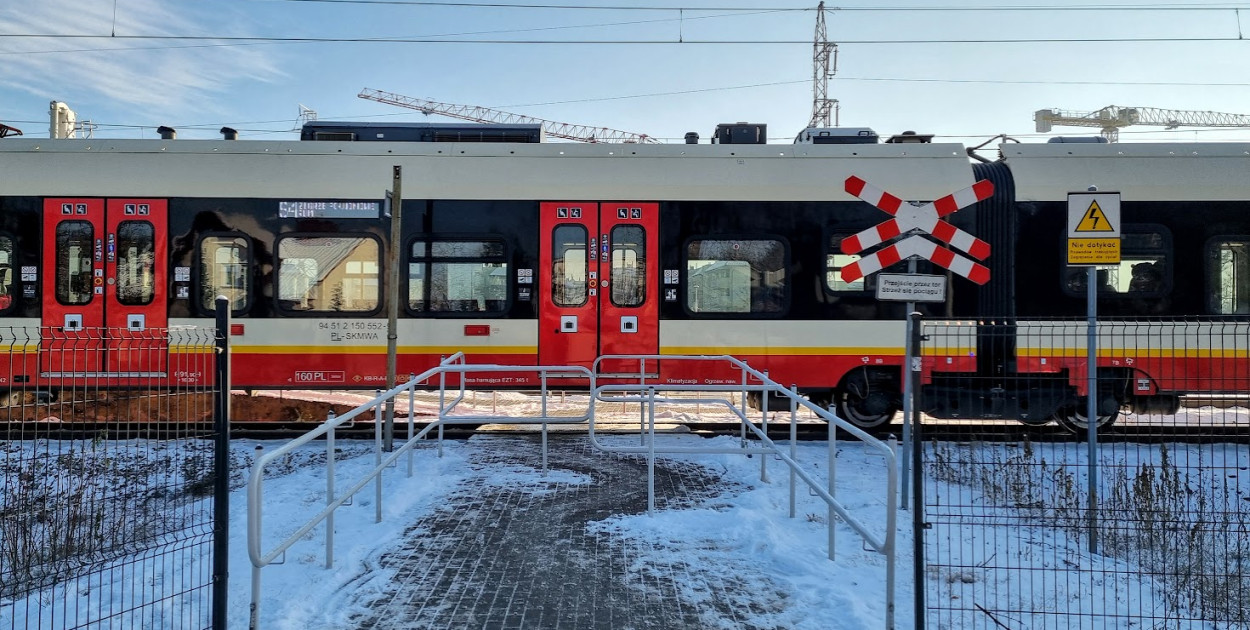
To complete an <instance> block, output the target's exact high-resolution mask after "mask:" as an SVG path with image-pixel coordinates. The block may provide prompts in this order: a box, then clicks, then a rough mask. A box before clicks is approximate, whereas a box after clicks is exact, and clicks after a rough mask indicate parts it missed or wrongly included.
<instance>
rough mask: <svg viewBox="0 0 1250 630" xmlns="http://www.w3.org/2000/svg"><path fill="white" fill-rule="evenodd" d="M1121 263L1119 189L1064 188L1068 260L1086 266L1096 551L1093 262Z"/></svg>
mask: <svg viewBox="0 0 1250 630" xmlns="http://www.w3.org/2000/svg"><path fill="white" fill-rule="evenodd" d="M1118 264H1120V193H1118V192H1115V193H1110V192H1108V193H1100V192H1098V187H1097V186H1090V187H1089V191H1088V192H1085V193H1068V265H1069V266H1086V271H1085V273H1086V275H1085V300H1086V303H1087V304H1088V307H1087V312H1086V324H1085V352H1086V365H1085V395H1086V405H1085V421H1086V424H1087V428H1088V431H1089V451H1088V459H1089V551H1090V553H1098V513H1097V508H1098V265H1118Z"/></svg>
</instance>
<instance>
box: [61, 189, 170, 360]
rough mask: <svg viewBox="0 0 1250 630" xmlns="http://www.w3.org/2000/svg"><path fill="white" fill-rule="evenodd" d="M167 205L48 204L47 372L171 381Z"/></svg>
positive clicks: (80, 201) (92, 201)
mask: <svg viewBox="0 0 1250 630" xmlns="http://www.w3.org/2000/svg"><path fill="white" fill-rule="evenodd" d="M167 220H168V216H167V204H166V201H165V200H162V199H108V200H105V199H47V200H45V201H44V234H45V235H46V236H45V240H44V242H45V246H44V252H43V268H44V270H45V271H44V273H43V287H42V288H43V296H44V299H43V315H42V328H43V331H44V334H43V337H44V339H43V342H42V343H41V352H40V356H41V366H40V368H41V372H44V373H45V374H49V375H53V376H70V375H88V374H93V373H108V374H110V375H118V376H120V377H122V378H145V377H149V378H150V377H156V376H163V373H164V372H165V366H166V353H167V352H168V341H167V337H166V332H165V327H166V326H167V324H168V319H167V312H166V309H165V304H166V296H165V294H164V290H165V287H166V286H168V284H169V283H168V282H167V278H166V273H167V264H168V259H169V253H168V251H167V241H168V239H167V230H168V227H167Z"/></svg>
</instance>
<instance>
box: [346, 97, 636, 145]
mask: <svg viewBox="0 0 1250 630" xmlns="http://www.w3.org/2000/svg"><path fill="white" fill-rule="evenodd" d="M357 96H359V97H360V98H364V99H368V100H371V101H377V102H379V103H387V104H389V105H396V106H399V107H407V108H408V109H415V110H417V111H419V112H421V113H422V114H425V115H427V116H428V115H430V114H442V115H444V116H447V117H449V118H459V119H461V120H471V121H474V122H483V123H502V124H530V125H533V124H538V125H542V128H543V131H544V132H546V133H547V135H549V136H553V137H556V138H564V139H565V140H574V141H577V142H635V143H651V144H660V141H659V140H656V139H655V138H652V137H651V136H648V135H646V134H641V133H631V132H628V131H620V130H617V129H609V128H607V127H590V126H587V125H571V124H569V123H561V122H552V121H550V120H543V119H541V118H534V117H533V116H523V115H521V114H510V113H508V112H501V111H499V110H497V109H490V108H489V107H478V106H475V105H453V104H451V103H440V102H438V101H431V100H428V99H424V98H412V97H411V96H403V95H401V94H394V93H391V92H383V91H381V90H373V89H369V88H365V89H364V90H362V91H361V92H360V94H358V95H357Z"/></svg>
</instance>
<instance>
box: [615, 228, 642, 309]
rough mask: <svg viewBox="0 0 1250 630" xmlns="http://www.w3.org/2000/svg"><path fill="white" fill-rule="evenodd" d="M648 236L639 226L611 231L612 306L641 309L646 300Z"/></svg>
mask: <svg viewBox="0 0 1250 630" xmlns="http://www.w3.org/2000/svg"><path fill="white" fill-rule="evenodd" d="M646 236H647V233H646V230H644V229H643V228H642V227H641V226H638V225H618V226H616V227H614V228H612V275H611V279H612V286H611V289H612V304H613V305H615V306H641V305H642V303H643V302H644V301H645V300H646V298H647V238H646Z"/></svg>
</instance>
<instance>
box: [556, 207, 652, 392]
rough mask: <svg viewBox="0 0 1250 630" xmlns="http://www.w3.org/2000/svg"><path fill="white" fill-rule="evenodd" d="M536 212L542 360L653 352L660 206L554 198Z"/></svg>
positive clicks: (587, 360) (581, 360)
mask: <svg viewBox="0 0 1250 630" xmlns="http://www.w3.org/2000/svg"><path fill="white" fill-rule="evenodd" d="M540 210H541V219H540V221H539V225H540V230H541V234H542V247H541V258H540V270H539V274H538V276H539V277H538V282H539V290H540V292H541V293H542V294H543V295H542V296H541V297H540V298H539V299H540V302H539V304H540V308H539V333H538V360H539V362H540V363H542V364H543V365H583V366H587V367H589V366H590V365H591V364H592V363H593V362H594V360H595V358H597V357H598V356H599V355H603V354H656V353H657V352H658V351H659V341H660V331H659V313H660V307H659V301H660V299H659V295H660V294H659V292H660V287H659V286H658V285H659V282H658V279H657V278H658V275H659V274H658V271H657V270H658V267H657V264H658V261H659V252H658V249H659V206H658V204H654V203H603V204H598V203H555V202H551V203H543V204H541V208H540ZM621 369H624V368H623V366H622V368H621ZM632 369H633V371H635V372H636V371H637V368H636V367H634V368H632ZM606 371H610V372H616V371H620V370H619V369H618V368H616V367H615V366H607V367H606Z"/></svg>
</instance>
